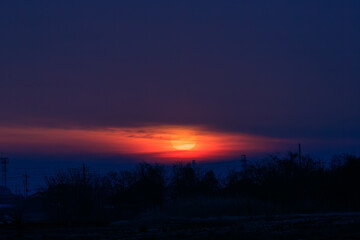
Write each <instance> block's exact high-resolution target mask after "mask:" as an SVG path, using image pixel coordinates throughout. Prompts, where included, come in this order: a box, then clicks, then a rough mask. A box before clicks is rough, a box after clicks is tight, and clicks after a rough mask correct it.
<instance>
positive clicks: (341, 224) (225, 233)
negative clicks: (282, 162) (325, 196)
mask: <svg viewBox="0 0 360 240" xmlns="http://www.w3.org/2000/svg"><path fill="white" fill-rule="evenodd" d="M18 234H19V231H18V229H17V228H15V227H13V226H1V228H0V236H1V238H0V239H7V240H10V239H14V240H15V239H27V240H32V239H34V240H35V239H43V240H45V239H52V240H56V239H66V240H75V239H84V240H85V239H86V240H93V239H94V240H95V239H99V240H107V239H109V240H110V239H134V240H135V239H148V240H150V239H154V240H155V239H194V240H196V239H221V240H223V239H286V240H288V239H290V240H291V239H316V240H321V239H360V213H327V214H311V215H304V214H303V215H282V216H271V217H266V216H259V217H223V218H206V219H200V218H163V217H156V218H154V217H146V218H145V217H144V218H143V219H142V220H133V221H119V222H112V223H110V224H108V225H102V226H99V225H93V226H89V225H88V226H83V225H82V226H80V225H78V226H72V227H69V226H67V227H65V226H61V227H60V226H54V225H47V226H45V225H34V224H33V225H26V226H24V228H23V230H22V236H19V235H18Z"/></svg>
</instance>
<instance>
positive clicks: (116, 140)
mask: <svg viewBox="0 0 360 240" xmlns="http://www.w3.org/2000/svg"><path fill="white" fill-rule="evenodd" d="M1 132H3V133H4V134H2V136H1V137H0V143H1V144H2V145H3V146H6V148H7V149H9V150H10V151H14V152H15V151H17V152H23V153H46V154H49V153H50V154H58V153H65V154H66V153H91V154H109V155H126V156H130V157H133V158H139V159H140V158H144V157H145V158H146V159H147V160H153V161H160V162H162V161H171V160H181V159H198V160H212V159H219V158H222V157H226V158H228V157H236V156H239V155H240V154H243V153H253V152H264V151H269V150H270V149H274V148H276V146H278V144H280V143H281V142H283V141H280V140H276V139H271V138H266V137H259V136H253V135H246V134H238V133H227V132H217V131H210V130H208V129H206V128H204V127H197V126H146V127H133V128H110V129H57V128H16V129H15V128H2V129H1Z"/></svg>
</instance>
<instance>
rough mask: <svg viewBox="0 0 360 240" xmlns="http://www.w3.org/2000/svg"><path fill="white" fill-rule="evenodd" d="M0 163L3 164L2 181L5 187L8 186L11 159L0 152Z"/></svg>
mask: <svg viewBox="0 0 360 240" xmlns="http://www.w3.org/2000/svg"><path fill="white" fill-rule="evenodd" d="M0 164H1V165H2V169H1V170H2V178H1V182H2V185H3V186H4V187H6V172H7V164H9V159H8V158H5V157H3V156H2V153H0Z"/></svg>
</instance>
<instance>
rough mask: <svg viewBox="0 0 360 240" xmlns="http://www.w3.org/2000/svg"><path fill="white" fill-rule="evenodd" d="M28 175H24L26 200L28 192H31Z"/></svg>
mask: <svg viewBox="0 0 360 240" xmlns="http://www.w3.org/2000/svg"><path fill="white" fill-rule="evenodd" d="M28 177H29V176H28V174H27V173H25V174H24V178H25V179H24V195H25V198H27V197H28V192H29V188H28Z"/></svg>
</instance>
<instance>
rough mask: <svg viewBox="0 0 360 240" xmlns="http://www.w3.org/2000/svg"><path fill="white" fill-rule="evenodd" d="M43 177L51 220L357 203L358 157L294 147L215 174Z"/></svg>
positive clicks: (177, 171) (181, 169)
mask: <svg viewBox="0 0 360 240" xmlns="http://www.w3.org/2000/svg"><path fill="white" fill-rule="evenodd" d="M239 164H240V162H239ZM46 182H47V187H46V188H45V189H44V190H43V191H42V192H41V193H40V194H39V195H37V198H36V201H42V206H43V207H44V209H45V210H44V211H45V213H46V216H47V217H48V218H49V219H52V220H55V221H110V220H117V219H129V218H134V217H137V216H139V215H141V214H165V215H171V214H175V215H188V216H199V215H201V216H202V215H203V216H212V215H216V216H219V215H244V214H245V215H248V214H250V215H255V214H280V213H300V212H325V211H359V210H360V189H359V188H358V183H359V182H360V158H359V157H356V156H352V155H341V156H335V157H333V158H332V159H331V160H329V161H328V162H327V164H326V165H325V164H323V163H322V162H320V161H316V160H314V159H312V158H311V157H303V158H302V159H301V161H299V158H298V156H297V154H294V153H289V154H288V155H287V156H286V157H278V156H269V157H268V158H265V159H262V160H258V161H247V162H243V163H242V168H241V170H239V171H229V172H228V173H227V174H226V176H224V177H221V178H219V177H217V176H216V175H215V174H214V172H213V171H211V170H207V171H206V170H204V169H202V168H201V167H198V166H194V165H191V164H183V165H182V164H177V165H173V166H171V167H165V166H162V165H151V164H147V163H141V164H138V165H137V167H136V168H135V169H134V170H131V171H120V172H109V173H108V174H107V175H105V176H96V175H90V174H86V171H84V170H83V169H75V170H74V169H72V170H66V171H62V172H59V173H58V174H57V175H56V176H53V177H48V178H47V179H46ZM33 201H35V200H33Z"/></svg>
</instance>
